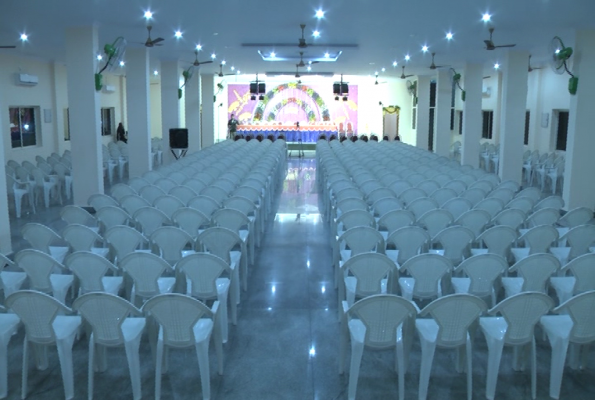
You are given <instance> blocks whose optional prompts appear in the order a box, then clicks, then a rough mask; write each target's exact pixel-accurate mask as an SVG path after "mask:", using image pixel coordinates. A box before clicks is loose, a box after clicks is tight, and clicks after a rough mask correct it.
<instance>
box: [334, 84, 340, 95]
mask: <svg viewBox="0 0 595 400" xmlns="http://www.w3.org/2000/svg"><path fill="white" fill-rule="evenodd" d="M339 93H341V84H340V83H333V94H339Z"/></svg>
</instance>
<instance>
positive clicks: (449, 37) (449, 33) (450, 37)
mask: <svg viewBox="0 0 595 400" xmlns="http://www.w3.org/2000/svg"><path fill="white" fill-rule="evenodd" d="M446 40H452V32H448V33H447V34H446Z"/></svg>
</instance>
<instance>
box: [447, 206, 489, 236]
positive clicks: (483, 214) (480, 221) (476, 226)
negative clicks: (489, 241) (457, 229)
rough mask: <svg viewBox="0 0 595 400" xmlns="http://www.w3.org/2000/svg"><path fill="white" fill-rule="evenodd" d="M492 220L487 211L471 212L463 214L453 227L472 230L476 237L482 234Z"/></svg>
mask: <svg viewBox="0 0 595 400" xmlns="http://www.w3.org/2000/svg"><path fill="white" fill-rule="evenodd" d="M490 220H491V216H490V214H489V213H488V212H487V211H485V210H477V209H473V210H469V211H466V212H464V213H463V214H461V215H460V216H459V217H458V218H457V219H456V220H455V221H454V223H453V225H461V226H464V227H465V228H469V229H471V231H472V232H473V233H474V234H475V237H476V238H477V237H479V235H481V234H482V232H483V231H484V229H485V227H486V226H487V225H488V223H489V222H490Z"/></svg>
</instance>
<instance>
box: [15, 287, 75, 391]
mask: <svg viewBox="0 0 595 400" xmlns="http://www.w3.org/2000/svg"><path fill="white" fill-rule="evenodd" d="M5 305H6V307H7V308H9V309H11V310H12V311H14V312H15V314H16V315H18V317H19V318H20V319H21V321H22V322H23V324H24V325H25V339H24V341H23V375H22V378H23V379H22V387H21V398H23V399H25V398H26V397H27V391H28V390H27V380H28V379H27V378H28V375H29V342H31V343H34V344H35V345H36V346H35V350H36V351H38V352H39V353H38V354H37V367H38V369H42V370H43V369H46V368H47V367H48V359H47V348H45V347H42V346H47V345H50V344H54V343H55V344H56V347H57V348H58V358H59V359H60V369H61V372H62V381H63V383H64V394H65V398H66V399H67V400H68V399H72V398H74V379H73V366H72V346H73V344H74V339H75V337H76V335H77V333H78V330H79V327H80V325H81V317H79V316H72V315H66V314H72V310H71V309H70V308H68V307H66V306H65V305H64V304H63V303H60V302H59V301H58V300H56V299H55V298H53V297H50V296H48V295H46V294H43V293H39V292H36V291H32V290H22V291H19V292H15V293H13V294H11V295H10V296H9V297H8V298H7V299H6V301H5Z"/></svg>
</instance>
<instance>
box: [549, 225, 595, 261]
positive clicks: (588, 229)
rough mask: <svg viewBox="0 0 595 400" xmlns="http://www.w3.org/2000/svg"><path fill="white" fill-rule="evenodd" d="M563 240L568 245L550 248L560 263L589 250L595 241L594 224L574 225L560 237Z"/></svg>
mask: <svg viewBox="0 0 595 400" xmlns="http://www.w3.org/2000/svg"><path fill="white" fill-rule="evenodd" d="M564 240H566V243H567V244H568V245H569V246H570V247H551V248H550V252H551V253H552V254H554V255H555V256H556V257H558V259H559V260H560V263H562V264H566V262H568V261H571V260H573V259H575V258H576V257H578V256H581V255H583V254H586V253H588V252H589V251H590V249H589V248H590V247H591V246H592V245H593V243H595V225H591V224H586V225H579V226H575V227H574V228H572V229H570V230H569V231H568V232H566V234H564V235H562V236H561V237H560V241H564Z"/></svg>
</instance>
